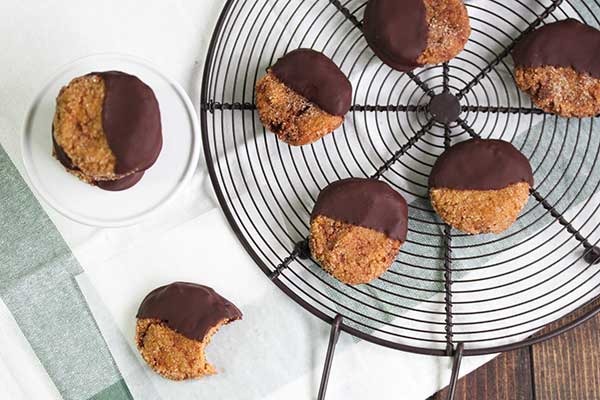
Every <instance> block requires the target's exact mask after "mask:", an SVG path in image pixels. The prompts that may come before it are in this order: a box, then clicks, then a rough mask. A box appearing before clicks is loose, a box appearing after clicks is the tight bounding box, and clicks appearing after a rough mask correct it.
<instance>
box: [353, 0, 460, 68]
mask: <svg viewBox="0 0 600 400" xmlns="http://www.w3.org/2000/svg"><path fill="white" fill-rule="evenodd" d="M363 31H364V34H365V38H366V39H367V42H368V43H369V46H370V47H371V49H373V52H374V53H375V54H376V55H377V56H378V57H379V58H380V59H381V61H383V62H384V63H386V64H387V65H389V66H390V67H392V68H394V69H396V70H398V71H402V72H406V71H412V70H413V69H415V68H418V67H422V66H423V65H426V64H439V63H443V62H446V61H449V60H451V59H452V58H454V57H456V55H458V53H460V52H461V51H462V50H463V48H464V47H465V44H466V43H467V41H468V40H469V36H470V34H471V24H470V21H469V16H468V14H467V9H466V7H465V5H464V3H463V1H462V0H369V2H368V3H367V6H366V8H365V16H364V26H363Z"/></svg>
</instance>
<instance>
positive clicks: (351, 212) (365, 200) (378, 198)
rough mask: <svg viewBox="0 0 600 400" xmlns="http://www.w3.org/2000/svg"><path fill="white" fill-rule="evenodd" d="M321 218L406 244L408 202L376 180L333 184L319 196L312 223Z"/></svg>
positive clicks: (354, 179)
mask: <svg viewBox="0 0 600 400" xmlns="http://www.w3.org/2000/svg"><path fill="white" fill-rule="evenodd" d="M319 215H322V216H325V217H329V218H332V219H335V220H337V221H341V222H345V223H348V224H352V225H355V226H361V227H364V228H369V229H373V230H375V231H378V232H381V233H384V234H385V235H386V236H387V237H388V238H390V239H393V240H398V241H400V242H402V243H404V242H405V241H406V236H407V233H408V205H407V203H406V200H405V199H404V197H403V196H402V195H401V194H400V193H398V192H397V191H395V190H394V189H392V188H391V187H390V186H389V185H388V184H387V183H385V182H381V181H378V180H375V179H364V178H349V179H342V180H340V181H337V182H333V183H331V184H330V185H328V186H327V187H326V188H324V189H323V190H322V191H321V193H319V196H318V198H317V202H316V203H315V206H314V208H313V211H312V214H311V222H312V221H313V220H314V219H315V218H316V217H317V216H319Z"/></svg>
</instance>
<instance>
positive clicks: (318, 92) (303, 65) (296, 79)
mask: <svg viewBox="0 0 600 400" xmlns="http://www.w3.org/2000/svg"><path fill="white" fill-rule="evenodd" d="M268 71H270V72H271V73H272V74H273V75H274V76H275V77H276V78H277V79H278V80H279V81H281V82H282V83H283V84H284V85H286V86H288V87H289V88H291V89H292V90H294V91H295V92H296V93H298V94H300V95H301V96H303V97H305V98H306V99H308V100H309V101H310V102H312V103H314V104H316V105H317V106H318V107H319V108H321V109H322V110H323V111H325V112H327V113H329V114H331V115H336V116H342V117H343V116H344V115H346V114H347V113H348V111H349V110H350V106H351V103H352V84H351V83H350V81H349V80H348V78H347V77H346V75H345V74H344V73H343V72H342V71H341V70H340V69H339V67H338V66H337V65H336V64H335V63H334V62H333V61H331V59H329V57H327V56H325V55H324V54H322V53H320V52H318V51H315V50H312V49H303V48H300V49H296V50H293V51H291V52H289V53H287V54H286V55H284V56H283V57H281V58H280V59H279V60H277V62H276V63H275V64H273V65H272V66H271V67H270V69H268Z"/></svg>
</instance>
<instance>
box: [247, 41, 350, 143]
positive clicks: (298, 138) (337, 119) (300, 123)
mask: <svg viewBox="0 0 600 400" xmlns="http://www.w3.org/2000/svg"><path fill="white" fill-rule="evenodd" d="M351 101H352V85H351V84H350V81H349V80H348V78H347V77H346V76H345V75H344V73H343V72H342V71H341V70H340V69H339V68H338V67H337V65H335V64H334V63H333V61H331V60H330V59H329V58H328V57H327V56H325V55H323V54H322V53H319V52H318V51H315V50H311V49H297V50H294V51H292V52H290V53H288V54H286V55H285V56H283V57H282V58H280V59H279V60H278V61H277V62H276V63H275V64H274V65H273V66H271V67H270V68H268V69H267V74H266V75H265V76H264V77H263V78H261V79H260V80H259V81H258V82H257V84H256V106H257V109H258V115H259V117H260V120H261V122H262V123H263V125H265V127H266V128H267V129H268V130H270V131H271V132H273V133H275V134H276V135H277V137H279V139H281V140H282V141H284V142H286V143H288V144H291V145H293V146H301V145H305V144H310V143H313V142H315V141H317V140H319V139H321V138H322V137H323V136H325V135H327V134H328V133H330V132H333V131H334V130H336V129H337V128H339V127H340V126H341V125H342V123H343V122H344V116H345V115H346V113H347V112H348V111H349V110H350V103H351Z"/></svg>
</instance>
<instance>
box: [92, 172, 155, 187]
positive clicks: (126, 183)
mask: <svg viewBox="0 0 600 400" xmlns="http://www.w3.org/2000/svg"><path fill="white" fill-rule="evenodd" d="M145 173H146V171H140V172H134V173H133V174H129V175H127V176H125V177H123V178H119V179H114V180H110V181H95V182H94V184H95V185H96V186H98V187H99V188H100V189H102V190H107V191H109V192H120V191H122V190H127V189H129V188H130V187H133V186H135V185H137V183H138V182H139V181H141V180H142V178H143V177H144V174H145Z"/></svg>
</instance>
